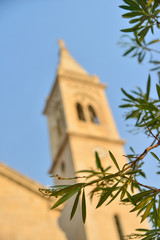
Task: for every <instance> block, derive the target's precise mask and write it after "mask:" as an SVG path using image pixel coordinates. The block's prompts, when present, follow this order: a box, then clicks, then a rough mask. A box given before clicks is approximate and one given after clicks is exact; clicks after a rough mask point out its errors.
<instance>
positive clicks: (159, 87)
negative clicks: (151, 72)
mask: <svg viewBox="0 0 160 240" xmlns="http://www.w3.org/2000/svg"><path fill="white" fill-rule="evenodd" d="M156 88H157V94H158V97H159V100H160V86H159V85H158V84H156Z"/></svg>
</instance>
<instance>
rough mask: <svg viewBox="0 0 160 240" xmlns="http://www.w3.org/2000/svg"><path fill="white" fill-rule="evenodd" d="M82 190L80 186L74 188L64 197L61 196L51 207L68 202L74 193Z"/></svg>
mask: <svg viewBox="0 0 160 240" xmlns="http://www.w3.org/2000/svg"><path fill="white" fill-rule="evenodd" d="M79 190H80V188H77V189H75V190H73V191H72V192H69V193H67V194H65V195H64V196H63V197H61V198H60V199H59V200H58V201H57V202H56V203H55V204H54V205H53V206H52V207H51V209H54V208H56V207H58V206H59V205H61V204H62V203H64V202H66V201H67V200H68V199H70V198H71V197H72V196H73V195H74V194H76V193H77V192H78V191H79Z"/></svg>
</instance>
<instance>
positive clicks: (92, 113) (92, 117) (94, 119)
mask: <svg viewBox="0 0 160 240" xmlns="http://www.w3.org/2000/svg"><path fill="white" fill-rule="evenodd" d="M88 110H89V115H90V120H91V122H93V123H96V124H99V119H98V117H97V114H96V112H95V110H94V108H93V107H92V106H91V105H89V106H88Z"/></svg>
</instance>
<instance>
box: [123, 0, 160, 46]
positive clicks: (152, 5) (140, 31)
mask: <svg viewBox="0 0 160 240" xmlns="http://www.w3.org/2000/svg"><path fill="white" fill-rule="evenodd" d="M123 2H124V3H125V4H124V5H121V6H120V8H122V9H125V10H127V13H125V14H123V15H122V17H123V18H129V19H130V21H129V23H130V24H133V26H132V27H131V28H126V29H122V30H121V31H122V32H135V31H136V32H137V37H138V41H139V42H141V41H142V40H143V39H144V37H145V36H146V34H147V33H148V31H149V30H151V32H152V33H154V27H155V26H156V27H157V28H159V27H160V23H159V21H158V18H159V13H160V10H159V5H160V1H159V0H154V1H147V0H123Z"/></svg>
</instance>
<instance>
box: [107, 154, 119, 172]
mask: <svg viewBox="0 0 160 240" xmlns="http://www.w3.org/2000/svg"><path fill="white" fill-rule="evenodd" d="M109 155H110V157H111V159H112V161H113V162H114V164H115V166H116V167H117V169H118V170H119V171H120V168H119V165H118V163H117V161H116V159H115V157H114V155H113V154H112V153H111V152H110V151H109Z"/></svg>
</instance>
